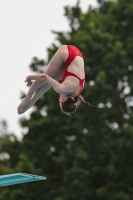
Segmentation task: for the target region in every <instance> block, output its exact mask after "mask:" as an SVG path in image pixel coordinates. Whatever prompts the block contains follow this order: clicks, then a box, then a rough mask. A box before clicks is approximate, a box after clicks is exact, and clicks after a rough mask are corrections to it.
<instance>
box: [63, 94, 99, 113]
mask: <svg viewBox="0 0 133 200" xmlns="http://www.w3.org/2000/svg"><path fill="white" fill-rule="evenodd" d="M77 101H81V102H83V103H86V104H88V105H90V104H89V103H88V102H87V101H85V100H84V98H83V97H82V96H81V95H78V96H76V97H75V98H74V100H73V99H72V98H71V97H69V98H68V99H67V100H66V101H65V102H62V105H61V111H62V112H63V113H64V114H66V115H68V116H72V115H73V114H75V113H76V111H77V108H78V105H77ZM90 106H93V105H90ZM93 107H95V106H93Z"/></svg>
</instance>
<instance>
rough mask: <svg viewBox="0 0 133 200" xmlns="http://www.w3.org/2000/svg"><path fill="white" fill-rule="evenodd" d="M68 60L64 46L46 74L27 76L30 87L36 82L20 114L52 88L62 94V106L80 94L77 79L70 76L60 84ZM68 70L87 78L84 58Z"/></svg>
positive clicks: (30, 89) (21, 106)
mask: <svg viewBox="0 0 133 200" xmlns="http://www.w3.org/2000/svg"><path fill="white" fill-rule="evenodd" d="M67 58H68V49H67V46H66V45H62V46H61V47H60V48H59V49H58V50H57V52H56V53H55V55H54V56H53V57H52V59H51V61H50V62H49V64H48V66H47V69H46V70H45V71H44V73H42V74H37V75H29V76H27V78H26V80H25V82H27V85H30V81H31V80H34V82H33V83H32V85H31V86H30V88H29V91H28V93H27V95H26V97H25V98H24V99H23V100H22V102H21V103H20V105H19V106H18V108H17V110H18V114H22V113H24V112H26V111H27V110H28V109H30V108H31V107H32V106H33V105H34V104H35V103H36V101H37V100H38V99H39V98H40V97H41V96H42V95H43V94H44V93H46V92H47V91H48V90H49V89H50V88H51V87H53V89H54V90H55V91H56V92H57V93H59V94H60V97H59V102H60V103H59V104H60V106H61V103H62V102H64V101H66V100H67V99H68V98H69V97H70V96H72V97H71V98H74V96H77V95H78V94H79V89H80V86H79V80H78V79H77V78H76V77H73V76H68V77H66V78H65V80H64V81H63V82H62V83H59V81H60V80H61V79H62V77H63V74H64V72H65V65H64V62H65V61H66V60H67ZM67 70H68V71H70V72H72V73H74V74H76V75H77V76H79V77H80V78H81V79H83V78H84V77H85V73H84V61H83V58H81V57H79V56H76V58H75V59H74V60H73V61H72V63H71V64H70V65H69V67H68V69H67Z"/></svg>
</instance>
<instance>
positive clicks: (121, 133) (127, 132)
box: [0, 0, 133, 200]
mask: <svg viewBox="0 0 133 200" xmlns="http://www.w3.org/2000/svg"><path fill="white" fill-rule="evenodd" d="M64 10H65V16H66V18H67V19H68V22H69V25H70V30H69V31H67V32H57V31H53V33H54V34H55V35H56V40H57V41H58V43H59V44H60V45H62V44H72V45H76V46H77V47H79V49H80V50H81V51H82V53H83V56H84V59H85V71H86V85H85V90H84V91H83V96H84V98H85V99H86V100H87V101H89V102H90V104H93V105H96V106H97V108H93V107H89V106H87V105H86V104H81V105H80V106H79V109H78V111H77V114H76V116H74V117H72V118H70V117H67V116H65V115H63V114H62V113H61V111H60V108H59V106H58V94H56V93H55V92H54V91H53V89H50V91H48V92H47V93H46V94H45V95H44V96H42V98H41V99H40V100H39V101H38V102H37V103H36V105H35V106H34V110H33V111H32V113H31V115H30V119H24V118H22V120H21V122H20V123H21V126H22V127H24V128H28V131H27V134H25V135H24V137H23V140H22V142H21V143H22V151H21V153H19V161H18V162H16V167H15V166H14V169H17V170H21V171H22V172H26V173H33V174H39V175H44V176H46V177H47V181H45V182H36V183H30V184H29V183H27V184H23V185H21V186H20V185H17V186H11V187H10V188H5V189H3V190H2V192H1V193H0V195H2V197H3V200H4V199H7V195H8V197H11V198H10V199H11V200H18V199H19V200H22V199H25V200H30V199H39V200H42V199H47V200H50V199H52V200H77V199H82V200H88V199H91V200H103V199H108V200H112V199H113V200H132V199H133V191H132V185H133V158H132V152H133V134H132V133H133V125H132V121H133V114H132V110H133V109H132V106H133V103H132V100H133V79H132V70H133V66H132V65H133V64H132V49H133V48H132V46H133V37H132V35H133V27H132V17H133V2H132V1H130V2H128V3H127V1H125V0H118V1H113V2H111V1H104V0H99V8H95V9H93V8H91V7H89V8H88V11H87V12H86V13H83V12H82V10H81V8H80V4H79V2H77V4H76V5H75V6H74V7H69V6H66V7H65V8H64ZM57 48H58V46H57V45H56V44H55V43H53V44H52V46H51V47H49V48H48V61H49V60H50V59H51V57H52V56H53V54H54V53H55V51H56V50H57ZM46 65H47V62H46V61H43V60H39V59H37V58H36V57H35V58H33V60H32V63H31V65H30V68H31V70H32V71H34V72H36V73H37V72H42V71H43V69H44V67H45V66H46ZM31 191H32V192H31Z"/></svg>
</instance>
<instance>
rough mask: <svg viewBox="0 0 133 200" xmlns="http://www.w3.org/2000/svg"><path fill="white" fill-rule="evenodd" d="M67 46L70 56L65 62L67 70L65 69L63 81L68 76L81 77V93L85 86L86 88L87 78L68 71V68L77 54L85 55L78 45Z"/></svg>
mask: <svg viewBox="0 0 133 200" xmlns="http://www.w3.org/2000/svg"><path fill="white" fill-rule="evenodd" d="M67 48H68V52H69V55H68V58H67V60H66V62H65V63H64V64H65V67H66V71H65V73H64V75H63V78H62V81H64V80H65V78H66V77H67V76H74V77H76V78H78V79H79V84H80V91H79V94H80V93H81V92H82V90H83V88H84V82H85V78H84V79H81V78H79V77H78V76H77V75H76V74H74V73H72V72H68V71H67V68H68V67H69V65H70V64H71V62H72V61H73V60H74V59H75V57H76V56H80V57H82V58H83V55H82V53H81V52H80V51H79V49H78V48H77V47H75V46H70V45H67Z"/></svg>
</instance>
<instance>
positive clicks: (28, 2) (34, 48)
mask: <svg viewBox="0 0 133 200" xmlns="http://www.w3.org/2000/svg"><path fill="white" fill-rule="evenodd" d="M76 2H77V0H56V1H55V0H19V1H18V0H0V69H1V74H0V121H1V120H3V119H4V120H6V121H7V124H8V131H9V132H12V133H14V134H15V135H16V136H17V137H18V139H19V138H21V137H22V132H23V130H22V128H21V126H20V124H19V120H20V118H22V117H25V118H28V117H29V114H30V112H31V110H28V111H27V112H26V113H24V114H22V115H18V113H17V106H18V105H19V104H20V102H21V99H20V95H21V92H25V93H27V91H28V88H27V87H26V83H25V82H24V80H25V78H26V77H27V76H28V75H29V74H32V72H31V71H30V70H29V64H30V63H31V60H32V58H33V57H34V56H36V57H37V58H39V59H44V60H47V48H48V47H49V46H50V45H51V44H52V43H53V42H54V39H55V35H54V34H53V33H52V30H54V31H67V30H69V26H68V21H67V19H66V18H65V16H64V6H66V5H70V6H74V5H75V4H76ZM89 5H92V6H93V7H96V6H97V5H98V4H97V1H96V0H80V7H81V8H82V10H83V11H84V12H85V11H86V10H87V8H88V6H89Z"/></svg>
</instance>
